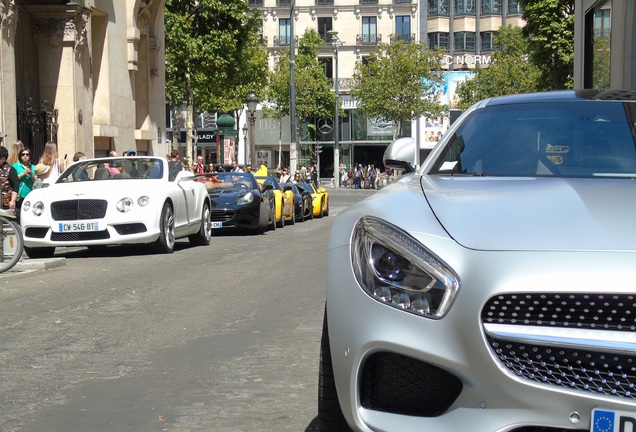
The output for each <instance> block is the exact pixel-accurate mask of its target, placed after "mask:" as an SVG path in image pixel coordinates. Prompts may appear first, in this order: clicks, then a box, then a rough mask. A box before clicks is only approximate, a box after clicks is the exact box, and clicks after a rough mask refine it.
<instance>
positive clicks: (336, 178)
mask: <svg viewBox="0 0 636 432" xmlns="http://www.w3.org/2000/svg"><path fill="white" fill-rule="evenodd" d="M328 33H329V34H330V35H331V40H332V42H333V44H334V45H335V46H336V77H335V80H334V92H335V93H336V110H335V115H334V125H333V128H334V133H333V187H334V189H336V190H337V189H338V188H339V187H340V112H339V111H340V109H339V108H340V104H339V96H340V95H339V88H338V55H339V51H338V45H340V39H339V38H338V32H337V31H336V30H330V31H329V32H328Z"/></svg>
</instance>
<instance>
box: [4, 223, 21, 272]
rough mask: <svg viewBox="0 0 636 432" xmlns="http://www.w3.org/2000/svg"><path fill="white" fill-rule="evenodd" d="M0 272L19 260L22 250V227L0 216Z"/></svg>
mask: <svg viewBox="0 0 636 432" xmlns="http://www.w3.org/2000/svg"><path fill="white" fill-rule="evenodd" d="M0 227H1V229H0V273H2V272H6V271H7V270H9V269H10V268H12V267H13V266H14V265H16V264H17V263H18V261H20V258H21V257H22V251H23V250H24V239H23V237H22V229H21V228H20V225H18V223H17V222H15V221H12V220H10V219H7V218H4V217H1V216H0Z"/></svg>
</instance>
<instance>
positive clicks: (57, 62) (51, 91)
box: [33, 6, 93, 157]
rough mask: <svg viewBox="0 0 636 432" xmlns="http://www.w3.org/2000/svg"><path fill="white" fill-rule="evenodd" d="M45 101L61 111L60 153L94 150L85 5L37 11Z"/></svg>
mask: <svg viewBox="0 0 636 432" xmlns="http://www.w3.org/2000/svg"><path fill="white" fill-rule="evenodd" d="M33 12H34V13H33V35H34V39H35V42H36V44H37V48H38V64H39V70H38V74H39V76H38V79H39V91H40V97H41V99H42V100H48V101H49V102H51V103H52V104H53V108H57V109H58V111H59V115H58V119H57V120H58V125H59V127H58V135H57V144H58V153H59V154H60V156H61V157H64V155H65V154H68V155H69V157H72V155H73V154H74V153H75V151H76V148H80V149H85V148H89V147H91V148H92V147H93V142H92V141H93V130H92V117H93V104H92V100H93V96H92V80H91V64H90V56H89V52H88V40H87V34H88V23H89V19H90V13H89V11H88V9H84V8H82V7H81V6H77V7H67V8H64V9H61V10H60V9H52V8H51V9H42V10H39V11H37V12H36V11H35V10H33Z"/></svg>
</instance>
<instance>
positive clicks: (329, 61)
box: [318, 57, 333, 80]
mask: <svg viewBox="0 0 636 432" xmlns="http://www.w3.org/2000/svg"><path fill="white" fill-rule="evenodd" d="M318 62H319V63H320V66H322V69H323V70H324V72H325V76H326V77H327V78H329V80H332V79H333V57H318Z"/></svg>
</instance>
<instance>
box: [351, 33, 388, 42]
mask: <svg viewBox="0 0 636 432" xmlns="http://www.w3.org/2000/svg"><path fill="white" fill-rule="evenodd" d="M380 43H382V35H379V34H359V35H356V44H358V45H377V44H380Z"/></svg>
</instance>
